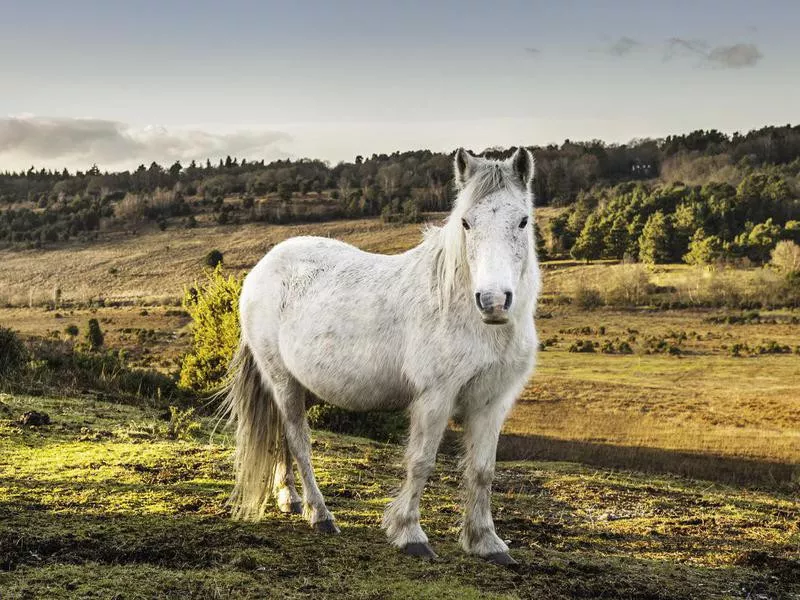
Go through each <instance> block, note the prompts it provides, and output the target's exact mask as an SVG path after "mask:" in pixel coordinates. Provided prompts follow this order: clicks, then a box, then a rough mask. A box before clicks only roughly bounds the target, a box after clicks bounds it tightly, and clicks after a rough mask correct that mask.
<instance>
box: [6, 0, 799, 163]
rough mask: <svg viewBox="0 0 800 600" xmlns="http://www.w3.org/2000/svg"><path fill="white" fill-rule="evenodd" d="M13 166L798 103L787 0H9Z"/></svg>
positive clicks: (620, 133) (754, 119)
mask: <svg viewBox="0 0 800 600" xmlns="http://www.w3.org/2000/svg"><path fill="white" fill-rule="evenodd" d="M0 15H2V18H1V19H0V171H3V170H6V169H19V168H27V167H29V166H31V165H36V166H37V167H42V166H44V167H47V168H61V167H65V166H66V167H68V168H70V169H76V168H80V169H85V168H87V167H89V166H91V165H92V164H94V163H96V164H97V165H98V166H100V168H101V169H104V170H105V169H115V170H116V169H129V168H135V167H136V166H137V165H138V164H140V163H146V164H149V163H150V162H152V161H153V160H156V161H158V162H160V163H162V164H169V163H172V162H174V161H175V160H180V161H181V162H182V163H184V164H186V163H188V162H189V161H190V160H192V159H196V160H205V159H206V158H211V159H212V160H217V159H218V158H220V157H224V156H226V155H229V154H230V155H232V156H238V157H245V158H248V159H261V158H264V159H266V160H267V161H269V160H274V159H277V158H287V157H288V158H294V159H296V158H303V157H308V158H320V159H323V160H327V161H330V162H331V163H332V164H335V163H336V162H339V161H342V160H353V159H354V157H355V156H356V155H359V154H360V155H365V156H368V155H371V154H373V153H382V152H387V153H388V152H393V151H395V150H412V149H421V148H428V149H431V150H436V151H451V150H453V149H455V148H457V147H459V146H464V147H467V148H470V149H472V150H474V151H481V150H483V149H485V148H487V147H494V146H512V145H521V144H524V145H544V144H550V143H561V142H563V141H564V140H565V139H571V140H591V139H602V140H605V141H607V142H609V143H625V142H628V141H630V140H631V139H634V138H643V137H662V136H665V135H669V134H673V133H685V132H688V131H691V130H693V129H700V128H702V129H710V128H716V129H719V130H722V131H725V132H733V131H737V130H739V131H744V130H749V129H753V128H757V127H761V126H763V125H767V124H773V125H784V124H786V123H797V122H798V121H800V119H799V118H798V117H799V116H800V114H798V113H800V63H799V62H798V58H800V36H798V35H796V27H797V23H798V22H800V2H796V1H794V0H785V1H782V0H765V1H761V2H755V1H753V0H750V1H740V0H692V1H683V0H671V1H670V2H663V1H662V2H654V1H649V0H648V1H644V0H640V1H630V2H628V1H623V0H619V1H611V0H583V1H582V0H561V1H559V2H555V1H549V0H548V1H536V0H529V1H527V2H523V1H516V0H493V1H491V2H487V1H486V0H483V1H480V2H473V1H471V0H459V1H450V0H438V1H437V0H427V1H419V0H406V1H404V2H395V1H384V0H371V1H363V0H337V1H325V2H323V1H319V0H304V1H298V2H291V1H288V0H282V1H272V0H263V1H260V2H248V1H240V2H237V3H225V2H220V1H219V0H216V1H215V2H208V1H206V0H194V1H191V2H189V1H183V0H180V1H178V0H160V1H151V0H138V1H136V2H132V1H130V0H125V1H121V0H104V1H102V2H101V1H95V0H91V1H90V0H71V1H70V2H61V1H58V2H55V1H53V2H43V1H41V0H27V1H26V2H18V1H16V0H0Z"/></svg>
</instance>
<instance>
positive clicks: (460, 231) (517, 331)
mask: <svg viewBox="0 0 800 600" xmlns="http://www.w3.org/2000/svg"><path fill="white" fill-rule="evenodd" d="M533 167H534V165H533V158H532V156H531V154H530V152H528V151H527V150H525V149H519V150H517V151H516V153H515V154H514V155H513V156H512V157H511V158H510V159H508V160H506V161H495V160H486V159H483V158H478V157H475V156H472V155H471V154H469V153H468V152H466V151H465V150H463V149H459V150H458V151H457V152H456V154H455V180H456V185H457V187H458V197H457V199H456V201H455V205H454V207H453V210H452V212H451V214H450V215H449V217H448V219H447V221H446V223H445V224H444V226H442V227H437V228H431V229H430V230H429V231H427V232H426V235H425V239H424V241H423V242H422V243H421V244H420V245H419V246H417V247H416V248H414V249H412V250H409V251H408V252H405V253H403V254H399V255H396V256H385V255H378V254H370V253H367V252H363V251H361V250H359V249H357V248H354V247H353V246H350V245H348V244H345V243H343V242H339V241H335V240H330V239H326V238H318V237H296V238H292V239H289V240H286V241H284V242H282V243H280V244H278V245H277V246H275V247H274V248H273V249H272V250H271V251H270V252H269V253H268V254H267V255H266V256H265V257H264V258H263V259H261V261H260V262H259V263H258V264H257V265H256V266H255V267H254V268H253V270H252V271H251V272H250V273H249V275H248V276H247V278H246V279H245V281H244V287H243V289H242V295H241V300H240V311H241V325H242V337H241V343H240V346H239V350H238V352H237V354H236V357H235V358H234V361H233V363H232V365H231V375H232V378H231V383H230V385H229V387H228V389H227V397H226V400H225V408H227V410H228V411H229V414H230V420H231V421H235V423H236V452H235V458H234V462H235V465H234V468H235V473H236V484H235V487H234V490H233V495H232V498H231V502H232V505H233V513H234V517H237V518H245V519H254V520H257V519H259V518H261V517H262V516H263V514H264V511H265V509H266V507H267V505H268V501H269V499H270V496H271V493H274V494H275V496H276V498H277V503H278V507H279V509H280V510H281V511H283V512H301V511H302V512H303V513H304V514H305V515H306V518H307V519H308V520H309V522H310V523H311V525H312V526H313V527H314V528H315V529H316V530H318V531H321V532H325V533H338V531H339V529H338V528H337V527H336V525H335V523H334V518H333V515H331V513H330V512H329V511H328V508H327V507H326V506H325V501H324V499H323V497H322V494H321V493H320V490H319V487H318V486H317V482H316V480H315V478H314V469H313V467H312V465H311V443H310V437H309V431H308V425H307V421H306V416H305V400H306V395H307V391H310V392H311V393H313V394H314V395H315V396H317V397H318V398H321V399H322V400H324V401H325V402H328V403H330V404H334V405H336V406H340V407H342V408H346V409H352V410H360V411H369V410H381V409H400V408H407V409H408V411H409V413H410V431H409V442H408V448H407V450H406V457H405V464H406V478H405V481H404V483H403V485H402V487H401V489H400V492H399V493H398V495H397V497H396V498H395V499H394V501H393V502H392V503H391V504H390V505H389V506H388V507H387V508H386V511H385V514H384V518H383V527H384V529H385V530H386V532H387V534H388V537H389V540H390V541H391V543H392V544H394V545H395V546H398V547H399V548H402V549H404V550H405V551H406V552H407V553H408V554H411V555H415V556H424V557H430V558H433V557H435V556H436V554H435V553H434V552H433V550H432V549H431V547H430V546H429V545H428V537H427V536H426V535H425V533H424V532H423V530H422V527H421V526H420V522H419V519H420V515H419V502H420V496H421V494H422V490H423V488H424V486H425V483H426V481H427V479H428V476H429V475H430V473H431V470H432V469H433V467H434V463H435V460H436V453H437V451H438V447H439V443H440V441H441V439H442V435H443V434H444V431H445V428H446V427H447V423H448V420H449V419H450V418H451V417H454V418H458V419H459V420H460V421H461V422H462V423H463V429H464V431H463V440H464V452H465V456H464V478H465V496H466V497H465V502H464V518H463V525H462V530H461V536H460V541H461V545H462V546H463V548H464V550H465V551H466V552H468V553H471V554H476V555H478V556H481V557H484V558H486V559H487V560H490V561H492V562H495V563H499V564H515V561H514V559H512V558H511V556H509V554H508V546H507V545H506V544H505V543H504V542H503V540H502V539H501V538H500V537H499V536H498V535H497V534H496V533H495V528H494V522H493V521H492V513H491V506H490V495H491V485H492V479H493V478H494V469H495V454H496V448H497V439H498V436H499V433H500V428H501V426H502V424H503V421H504V420H505V418H506V415H507V414H508V412H509V410H510V409H511V406H512V405H513V403H514V400H515V398H516V396H517V394H518V393H519V392H520V391H521V389H522V387H523V386H524V385H525V383H526V381H527V380H528V377H529V376H530V374H531V371H532V369H533V366H534V362H535V357H536V350H537V347H538V342H537V337H536V330H535V328H534V323H533V313H534V309H535V304H536V298H537V295H538V291H539V286H540V284H539V277H540V275H539V266H538V262H537V259H536V254H535V251H534V240H533V223H532V222H531V221H530V218H531V216H532V213H533V203H532V195H531V191H530V189H531V179H532V176H533ZM293 460H294V462H296V463H297V467H298V469H299V472H300V475H301V477H302V482H303V499H302V501H301V499H300V496H299V495H298V493H297V491H296V489H295V484H294V473H293V465H292V461H293Z"/></svg>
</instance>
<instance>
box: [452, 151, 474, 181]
mask: <svg viewBox="0 0 800 600" xmlns="http://www.w3.org/2000/svg"><path fill="white" fill-rule="evenodd" d="M476 162H477V160H476V159H475V157H474V156H472V155H471V154H470V153H469V152H467V151H466V150H464V148H459V149H458V150H456V156H455V158H454V159H453V171H454V173H455V177H456V186H457V187H458V189H461V188H463V187H464V185H466V183H467V180H468V179H469V178H470V177H471V176H472V174H473V173H474V172H475V163H476Z"/></svg>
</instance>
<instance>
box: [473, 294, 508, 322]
mask: <svg viewBox="0 0 800 600" xmlns="http://www.w3.org/2000/svg"><path fill="white" fill-rule="evenodd" d="M513 301H514V294H513V293H512V292H510V291H504V292H498V291H490V292H475V304H476V305H477V306H478V310H479V311H480V312H481V318H482V319H483V322H484V323H489V324H492V325H499V324H502V323H505V322H507V321H508V311H509V309H510V308H511V303H512V302H513Z"/></svg>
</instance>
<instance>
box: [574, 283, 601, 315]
mask: <svg viewBox="0 0 800 600" xmlns="http://www.w3.org/2000/svg"><path fill="white" fill-rule="evenodd" d="M573 297H574V300H575V304H577V305H578V306H579V307H580V308H582V309H583V310H593V309H595V308H597V307H598V306H600V305H602V304H603V298H602V297H601V296H600V292H598V291H597V290H596V289H594V288H590V287H585V286H577V287H576V288H575V291H574V296H573Z"/></svg>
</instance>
